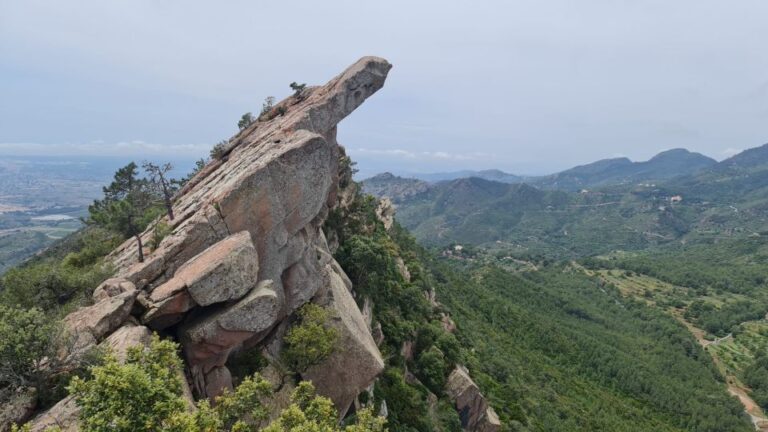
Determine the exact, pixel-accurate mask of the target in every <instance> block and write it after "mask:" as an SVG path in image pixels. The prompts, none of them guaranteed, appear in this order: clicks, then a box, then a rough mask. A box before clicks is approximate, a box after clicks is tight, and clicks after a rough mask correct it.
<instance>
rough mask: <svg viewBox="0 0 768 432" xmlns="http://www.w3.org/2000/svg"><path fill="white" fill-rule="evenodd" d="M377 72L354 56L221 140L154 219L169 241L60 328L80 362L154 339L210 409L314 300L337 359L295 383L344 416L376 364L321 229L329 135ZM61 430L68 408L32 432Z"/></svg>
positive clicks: (381, 70) (328, 179)
mask: <svg viewBox="0 0 768 432" xmlns="http://www.w3.org/2000/svg"><path fill="white" fill-rule="evenodd" d="M390 68H391V65H390V64H389V63H388V62H387V61H386V60H384V59H381V58H376V57H364V58H362V59H360V60H359V61H357V62H356V63H355V64H353V65H352V66H351V67H349V68H348V69H347V70H346V71H344V72H343V73H342V74H340V75H339V76H337V77H335V78H334V79H332V80H331V81H330V82H328V83H327V84H326V85H324V86H320V87H312V88H307V89H306V90H304V91H303V92H301V94H299V95H294V96H291V97H289V98H288V99H286V100H284V101H282V102H280V103H279V104H278V105H277V106H276V107H275V109H273V110H272V111H271V112H268V113H265V114H264V115H262V116H261V117H260V119H259V121H257V122H255V123H253V124H251V125H250V126H248V127H247V128H245V129H244V130H242V131H241V132H240V133H239V134H237V135H236V136H235V137H233V138H232V139H231V140H229V142H228V144H227V146H225V149H224V151H223V155H222V156H221V157H220V158H218V159H216V160H214V161H212V162H211V163H209V164H208V165H207V166H206V167H204V168H203V169H202V170H201V171H200V172H199V173H198V174H197V175H196V176H195V177H194V178H193V179H192V180H190V181H189V182H188V183H187V185H186V186H185V187H184V188H183V189H182V190H181V191H180V192H179V193H178V194H177V196H176V197H175V199H174V203H173V213H174V214H175V215H176V217H175V219H174V220H164V222H165V223H167V224H168V225H169V227H170V228H171V229H172V232H171V233H170V234H169V235H168V236H166V237H165V238H164V239H163V240H162V241H161V242H160V244H159V245H158V246H157V248H156V249H155V250H152V251H150V250H144V251H143V252H144V254H145V256H146V259H145V260H144V262H137V257H138V253H137V252H138V251H137V242H136V241H135V240H134V239H131V240H128V241H126V242H125V243H123V244H122V245H121V246H120V247H118V248H117V249H116V250H115V251H113V252H112V253H111V254H110V255H109V256H108V257H107V260H108V261H109V262H111V263H112V264H113V265H114V266H115V268H116V269H117V270H116V274H115V275H114V278H113V279H110V280H108V281H107V282H105V283H104V284H102V285H101V286H100V287H98V288H97V289H96V291H95V292H94V300H95V301H96V303H95V304H94V305H93V306H89V307H87V308H83V309H81V310H78V311H77V312H75V313H73V314H71V315H70V316H68V317H67V318H66V319H65V324H66V326H67V328H68V329H69V330H70V331H71V333H72V334H74V335H76V336H77V344H78V346H79V347H80V349H81V350H85V349H87V348H88V347H90V346H95V345H96V344H99V343H101V344H102V346H109V347H111V348H113V349H114V350H115V352H116V354H117V355H118V356H122V357H121V358H124V356H125V351H126V349H127V347H128V346H129V345H131V344H134V343H135V344H146V343H148V338H149V335H150V331H151V330H159V331H162V332H163V334H164V335H166V336H171V337H174V338H176V339H177V340H178V341H179V342H181V344H182V349H183V354H184V360H185V363H186V368H187V371H188V373H189V375H190V376H191V381H192V384H193V386H192V387H193V388H194V390H195V393H196V397H198V398H203V397H214V396H216V395H218V394H220V393H221V392H222V391H223V390H224V389H230V388H231V387H232V377H231V374H230V372H229V370H228V368H227V360H228V359H229V356H230V354H231V353H232V352H233V351H236V350H240V349H245V348H248V349H252V348H254V347H262V348H263V349H264V350H265V352H266V353H268V354H269V355H271V356H272V357H274V358H279V351H280V347H281V342H280V340H281V338H282V335H283V334H284V332H285V330H286V328H287V327H288V326H289V325H290V324H289V323H290V320H289V318H290V317H291V316H292V314H293V313H294V312H295V311H296V309H297V308H299V307H300V306H302V305H303V304H305V303H306V302H309V301H315V302H318V303H320V304H322V305H324V306H326V307H328V308H329V309H330V310H331V311H332V315H333V316H334V319H333V322H332V325H333V326H334V327H336V328H337V329H338V331H339V338H338V346H337V347H336V352H335V353H334V354H331V355H330V356H329V358H327V359H326V360H325V361H324V362H323V363H322V364H320V365H317V366H314V367H313V368H311V370H309V371H307V372H306V373H305V374H304V378H307V379H312V380H313V381H314V382H315V385H316V386H317V388H318V391H319V392H320V393H322V394H324V395H327V396H329V397H331V398H332V400H333V402H334V404H335V405H336V407H337V408H338V409H339V410H340V412H342V413H344V412H346V410H347V408H348V407H349V405H350V404H351V403H352V401H353V400H354V398H355V397H356V396H357V394H359V393H360V392H361V391H363V390H365V389H366V388H368V387H369V386H370V385H371V383H372V382H373V381H374V379H375V378H376V376H377V375H378V374H379V373H380V372H381V371H382V369H383V367H384V363H383V360H382V358H381V354H380V353H379V350H378V348H377V346H376V343H375V342H374V340H373V338H372V336H371V334H370V329H369V327H368V326H367V325H366V323H365V321H364V320H363V318H362V315H361V313H360V310H359V309H358V307H357V305H356V303H355V301H354V299H353V296H352V293H351V292H350V290H351V289H352V287H351V283H350V282H349V279H348V278H347V277H346V275H345V274H344V272H343V270H341V268H340V266H339V265H338V264H337V263H336V262H335V261H334V260H333V257H332V255H331V251H330V249H329V247H328V244H327V241H326V238H325V236H324V234H323V231H322V229H321V228H322V226H323V223H324V222H325V219H326V217H327V215H328V214H329V211H330V210H331V209H332V208H333V207H334V206H337V205H340V203H341V201H343V196H342V197H340V196H339V191H338V185H339V181H340V178H339V172H340V169H339V163H340V162H339V161H340V160H342V159H343V158H344V152H343V149H342V148H341V147H340V146H339V145H338V143H337V142H336V125H337V123H338V122H339V121H341V120H342V119H343V118H344V117H346V116H347V115H349V114H350V113H351V112H352V111H353V110H355V109H356V108H357V107H358V106H359V105H360V104H361V103H362V102H363V101H364V100H365V99H366V98H368V97H369V96H371V95H372V94H373V93H374V92H376V91H377V90H379V89H380V88H381V87H382V86H383V84H384V81H385V79H386V77H387V74H388V72H389V70H390ZM342 180H344V179H342ZM346 180H347V182H348V181H349V179H346ZM166 219H167V218H166ZM151 236H152V230H151V228H149V229H147V231H146V232H145V233H143V234H142V238H143V240H144V244H145V245H146V244H150V242H149V240H150V238H151ZM267 345H268V346H267ZM74 417H76V406H74V404H73V402H72V400H71V399H69V398H68V399H65V400H63V401H61V402H60V403H59V404H57V405H56V406H55V407H54V408H53V409H51V410H50V411H49V412H47V413H44V414H42V415H40V416H38V418H37V419H36V421H35V422H34V428H35V429H37V428H39V427H41V426H40V425H45V424H48V423H50V422H51V421H54V420H55V421H61V422H62V423H63V424H66V425H68V424H70V420H71V419H72V418H74Z"/></svg>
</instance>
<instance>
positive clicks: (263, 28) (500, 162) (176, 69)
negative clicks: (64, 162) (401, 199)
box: [0, 0, 768, 174]
mask: <svg viewBox="0 0 768 432" xmlns="http://www.w3.org/2000/svg"><path fill="white" fill-rule="evenodd" d="M767 20H768V1H765V0H738V1H722V0H675V1H669V0H658V1H651V0H579V1H573V0H525V1H520V0H506V1H501V0H499V1H490V0H487V1H484V0H477V1H471V2H470V1H448V2H446V1H445V0H443V1H432V0H424V1H414V0H410V1H401V0H387V1H377V2H368V1H359V0H358V1H337V0H326V1H321V2H320V1H316V0H314V1H279V2H276V1H270V2H263V1H255V0H249V1H241V0H226V1H219V2H211V1H202V0H184V1H180V0H111V1H104V0H70V1H66V2H63V1H60V0H24V1H19V0H0V156H9V155H10V156H26V155H47V156H72V157H75V156H111V157H114V156H117V157H125V158H126V159H128V158H147V157H150V158H155V159H163V158H168V159H174V158H186V159H194V158H199V157H202V156H205V155H206V154H207V153H208V151H209V149H210V147H211V146H212V145H213V144H214V143H216V142H218V141H220V140H222V139H226V138H229V137H230V136H232V135H233V134H234V133H235V132H236V129H237V128H236V123H237V120H238V118H239V117H240V115H241V114H242V113H244V112H247V111H254V112H258V111H259V109H260V107H261V104H262V101H263V100H264V98H265V97H267V96H275V97H277V98H278V99H280V98H282V97H285V96H287V95H288V94H289V93H290V92H291V90H290V88H289V87H288V83H290V82H292V81H297V82H306V83H308V84H322V83H325V82H326V81H327V80H329V79H330V78H332V77H333V76H334V75H336V74H337V73H339V72H340V71H342V70H343V69H344V68H345V67H347V66H348V65H349V64H351V63H353V62H354V61H355V60H357V59H358V58H359V57H361V56H364V55H378V56H381V57H384V58H386V59H388V60H389V61H390V62H391V63H392V64H393V65H394V67H393V69H392V70H391V72H390V75H389V78H388V80H387V83H386V85H385V87H384V88H383V89H382V90H380V91H379V92H378V93H377V94H375V95H374V96H373V97H372V98H371V99H369V100H368V101H367V102H366V103H365V104H363V106H362V107H360V108H359V109H358V110H357V111H356V112H355V113H353V114H352V115H351V116H349V117H348V118H347V119H345V120H344V121H343V122H342V123H341V124H340V127H339V142H340V143H342V144H343V145H344V146H345V147H346V148H347V150H348V152H349V153H350V154H351V155H352V157H353V159H355V160H356V161H357V162H358V167H359V168H360V170H361V172H363V173H366V174H373V173H376V172H380V171H385V170H388V171H393V172H401V173H404V172H440V171H453V170H459V169H487V168H498V169H503V170H505V171H508V172H513V173H517V174H545V173H551V172H555V171H558V170H562V169H565V168H568V167H571V166H574V165H579V164H583V163H588V162H591V161H594V160H598V159H603V158H607V157H618V156H626V157H629V158H631V159H633V160H645V159H648V158H650V157H651V156H653V155H654V154H655V153H658V152H659V151H663V150H666V149H670V148H677V147H684V148H688V149H690V150H692V151H698V152H701V153H704V154H707V155H709V156H711V157H714V158H716V159H723V158H725V157H728V156H730V155H733V154H735V153H737V152H738V151H740V150H743V149H746V148H750V147H755V146H758V145H762V144H764V143H766V142H768V121H767V120H768V49H766V48H765V43H766V41H768V25H766V24H765V23H766V21H767Z"/></svg>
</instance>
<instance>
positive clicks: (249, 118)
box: [237, 112, 256, 130]
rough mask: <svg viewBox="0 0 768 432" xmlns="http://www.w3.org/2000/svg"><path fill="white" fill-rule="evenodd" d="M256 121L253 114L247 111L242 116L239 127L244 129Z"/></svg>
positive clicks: (238, 123)
mask: <svg viewBox="0 0 768 432" xmlns="http://www.w3.org/2000/svg"><path fill="white" fill-rule="evenodd" d="M254 121H256V119H255V118H253V114H252V113H250V112H247V113H245V114H243V115H242V117H240V120H239V121H238V122H237V128H238V129H240V130H243V129H245V128H247V127H248V126H250V125H251V124H252V123H253V122H254Z"/></svg>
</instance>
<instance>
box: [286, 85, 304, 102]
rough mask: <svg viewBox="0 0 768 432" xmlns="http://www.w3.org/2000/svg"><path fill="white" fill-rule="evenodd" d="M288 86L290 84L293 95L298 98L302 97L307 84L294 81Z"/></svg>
mask: <svg viewBox="0 0 768 432" xmlns="http://www.w3.org/2000/svg"><path fill="white" fill-rule="evenodd" d="M290 86H291V90H293V97H295V98H296V99H299V100H301V99H303V96H304V95H303V93H304V89H305V88H306V87H307V85H306V84H303V83H302V84H299V83H297V82H296V81H294V82H292V83H291V84H290Z"/></svg>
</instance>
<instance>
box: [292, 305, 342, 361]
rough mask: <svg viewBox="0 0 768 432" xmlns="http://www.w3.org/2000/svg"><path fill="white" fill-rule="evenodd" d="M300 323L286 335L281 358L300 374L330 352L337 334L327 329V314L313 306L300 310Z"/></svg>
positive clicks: (320, 308) (321, 308)
mask: <svg viewBox="0 0 768 432" xmlns="http://www.w3.org/2000/svg"><path fill="white" fill-rule="evenodd" d="M298 315H299V320H298V322H297V323H296V324H294V326H293V327H291V329H290V330H288V333H286V335H285V348H284V350H283V356H284V359H285V360H286V363H287V364H288V366H289V367H291V368H293V370H295V371H297V372H303V371H305V370H307V368H309V367H310V366H312V365H315V364H317V363H320V362H321V361H322V360H323V359H325V358H326V357H328V355H329V354H331V352H333V348H334V345H335V344H336V339H337V338H338V332H337V331H336V329H335V328H332V327H329V325H328V319H329V314H328V310H326V309H325V308H323V307H321V306H318V305H316V304H313V303H307V304H306V305H304V306H302V307H301V309H299V312H298Z"/></svg>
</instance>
